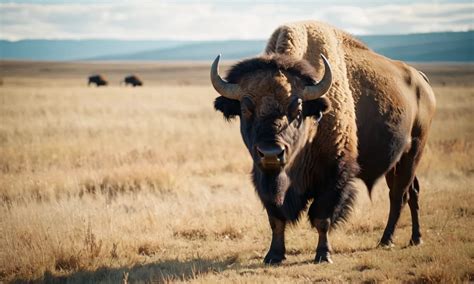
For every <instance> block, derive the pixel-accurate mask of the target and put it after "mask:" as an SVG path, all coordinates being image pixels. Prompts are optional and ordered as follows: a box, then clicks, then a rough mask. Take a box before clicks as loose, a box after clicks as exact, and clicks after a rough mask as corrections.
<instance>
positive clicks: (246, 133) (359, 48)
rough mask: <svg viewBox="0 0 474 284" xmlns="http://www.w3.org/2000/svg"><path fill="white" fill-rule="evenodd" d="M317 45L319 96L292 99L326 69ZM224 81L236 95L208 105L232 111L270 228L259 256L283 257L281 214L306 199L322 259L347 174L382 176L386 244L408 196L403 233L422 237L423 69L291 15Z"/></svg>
mask: <svg viewBox="0 0 474 284" xmlns="http://www.w3.org/2000/svg"><path fill="white" fill-rule="evenodd" d="M320 54H323V55H324V56H326V57H327V58H328V59H329V61H330V63H331V65H332V86H331V88H330V89H329V91H328V92H327V94H326V96H325V97H322V98H319V99H313V100H309V101H304V102H301V100H298V97H301V94H302V92H303V90H304V89H305V86H307V85H308V83H311V82H312V81H315V80H316V78H321V76H322V74H323V73H324V72H325V71H324V68H323V66H322V65H321V64H322V63H321V61H320ZM326 72H327V70H326ZM227 81H228V83H232V84H233V85H232V86H237V85H238V88H236V87H232V88H233V90H234V91H235V90H239V92H241V93H242V97H241V99H240V100H239V101H237V100H234V99H229V98H226V97H219V98H217V99H216V102H215V107H216V109H218V110H220V111H222V112H223V113H224V115H225V116H226V117H227V118H231V117H232V116H240V118H241V133H242V137H243V139H244V142H245V144H246V146H247V148H248V149H249V152H250V154H251V156H252V158H253V159H254V169H253V180H254V184H255V187H256V189H257V192H258V194H259V197H260V198H261V200H262V202H263V204H264V205H265V208H266V209H267V212H268V216H269V221H270V225H271V227H272V231H273V239H272V244H271V247H270V251H269V252H268V254H267V256H266V257H265V262H266V263H274V262H280V261H281V260H282V259H284V253H285V245H284V230H285V225H286V222H287V221H294V220H296V219H297V218H298V216H299V214H300V212H302V210H303V209H304V208H306V206H307V204H308V202H310V201H311V200H313V203H312V205H311V206H310V208H309V217H310V221H311V223H312V224H313V225H314V226H315V227H316V229H317V230H318V233H319V242H318V246H317V249H316V259H315V260H316V261H318V262H319V261H330V257H329V251H330V245H329V241H328V230H329V227H330V226H331V225H333V224H335V223H337V222H338V221H339V220H343V219H345V218H346V217H347V214H348V212H349V211H350V207H351V205H352V202H353V199H354V196H355V190H354V188H353V181H354V178H356V177H359V178H361V179H362V180H363V181H364V182H365V184H366V185H367V187H368V189H369V191H370V190H371V189H372V186H373V184H374V183H375V181H376V180H377V179H378V178H380V177H381V176H383V175H385V177H386V180H387V184H388V186H389V188H390V216H389V220H388V223H387V227H386V229H385V232H384V235H383V237H382V240H381V244H382V245H390V244H391V241H392V236H393V232H394V229H395V226H396V223H397V221H398V218H399V216H400V212H401V209H402V208H403V206H404V205H405V203H406V202H407V201H408V203H409V205H410V209H411V212H412V221H413V233H412V240H411V242H412V243H413V244H419V243H420V242H421V234H420V230H419V222H418V193H419V189H420V187H419V183H418V180H417V178H416V176H415V169H416V166H417V164H418V162H419V160H420V158H421V154H422V150H423V147H424V145H425V143H426V139H427V133H428V129H429V126H430V123H431V119H432V116H433V114H434V110H435V98H434V95H433V91H432V89H431V87H430V86H429V85H428V83H427V78H426V76H423V75H422V73H420V72H418V71H417V70H415V69H414V68H413V67H410V66H408V65H407V64H405V63H403V62H399V61H393V60H390V59H388V58H386V57H383V56H381V55H378V54H376V53H375V52H373V51H371V50H370V49H369V48H367V46H365V45H364V44H363V43H361V42H360V41H358V40H357V39H355V38H353V37H352V36H350V35H348V34H347V33H345V32H343V31H340V30H338V29H336V28H333V27H331V26H329V25H326V24H323V23H319V22H298V23H292V24H287V25H284V26H281V27H279V28H278V29H277V30H276V31H275V32H274V33H273V35H272V36H271V38H270V39H269V41H268V44H267V47H266V49H265V54H264V55H263V56H261V57H258V58H254V59H249V60H246V61H243V62H240V63H238V64H237V65H236V66H234V67H233V68H231V70H230V71H229V73H228V76H227ZM229 86H230V85H229ZM216 89H217V88H216ZM234 93H235V92H234ZM221 94H222V93H221ZM223 95H225V94H223ZM234 96H235V94H234ZM326 112H327V113H326ZM322 113H326V114H325V115H324V117H323V119H322V120H321V122H320V123H316V121H315V120H316V119H320V115H321V114H322ZM318 114H319V115H318ZM315 118H316V119H315ZM264 147H266V148H265V149H266V152H262V150H261V148H264ZM268 149H270V150H268ZM262 153H263V154H262ZM266 153H274V154H271V155H272V156H271V157H272V159H273V160H275V161H284V162H282V163H280V164H279V168H276V167H275V166H274V165H275V163H273V164H271V167H270V168H268V167H267V166H266V164H262V160H265V159H266V158H267V156H266V155H267V154H266ZM277 154H278V158H275V157H276V155H277Z"/></svg>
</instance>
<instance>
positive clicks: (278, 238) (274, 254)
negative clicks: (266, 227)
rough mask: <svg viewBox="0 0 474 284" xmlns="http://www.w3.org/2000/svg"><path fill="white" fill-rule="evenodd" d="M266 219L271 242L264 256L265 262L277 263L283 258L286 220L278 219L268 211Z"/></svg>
mask: <svg viewBox="0 0 474 284" xmlns="http://www.w3.org/2000/svg"><path fill="white" fill-rule="evenodd" d="M267 214H268V221H269V222H270V226H271V228H272V243H271V245H270V250H269V251H268V253H267V255H266V256H265V259H264V262H265V263H266V264H279V263H281V262H282V261H283V260H284V259H285V227H286V221H283V220H280V219H278V218H276V217H275V216H272V215H271V214H270V213H268V212H267Z"/></svg>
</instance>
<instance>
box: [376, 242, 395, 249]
mask: <svg viewBox="0 0 474 284" xmlns="http://www.w3.org/2000/svg"><path fill="white" fill-rule="evenodd" d="M394 246H395V245H394V244H393V243H392V241H381V242H380V243H379V244H378V245H377V247H378V248H383V249H391V248H393V247H394Z"/></svg>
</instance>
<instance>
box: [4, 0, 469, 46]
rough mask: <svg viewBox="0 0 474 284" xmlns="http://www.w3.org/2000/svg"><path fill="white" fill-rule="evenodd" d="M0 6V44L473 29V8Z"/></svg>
mask: <svg viewBox="0 0 474 284" xmlns="http://www.w3.org/2000/svg"><path fill="white" fill-rule="evenodd" d="M355 2H356V1H345V0H336V1H329V0H326V1H309V0H299V1H288V0H287V1H269V0H265V1H250V0H244V1H224V0H206V1H193V0H175V1H170V0H167V1H147V0H118V1H91V0H78V1H60V0H42V1H40V0H17V1H6V0H0V38H1V39H9V40H19V39H26V38H42V39H91V38H114V39H185V40H188V39H193V40H223V39H265V38H268V37H269V35H270V34H271V32H272V31H273V30H274V29H275V28H276V27H277V26H278V25H281V24H283V23H285V22H291V21H299V20H305V19H315V20H320V21H324V22H328V23H330V24H332V25H334V26H337V27H339V28H342V29H344V30H346V31H348V32H351V33H354V34H358V35H367V34H404V33H417V32H434V31H465V30H472V29H474V1H473V0H457V1H446V0H436V1H407V0H393V1H374V0H365V1H364V0H362V1H357V4H355Z"/></svg>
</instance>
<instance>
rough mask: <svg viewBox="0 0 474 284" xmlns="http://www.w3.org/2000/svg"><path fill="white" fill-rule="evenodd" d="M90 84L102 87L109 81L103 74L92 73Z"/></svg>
mask: <svg viewBox="0 0 474 284" xmlns="http://www.w3.org/2000/svg"><path fill="white" fill-rule="evenodd" d="M90 84H95V85H96V86H97V87H100V86H107V84H108V82H107V80H105V78H104V77H103V76H102V75H92V76H89V82H88V83H87V85H88V86H90Z"/></svg>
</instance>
